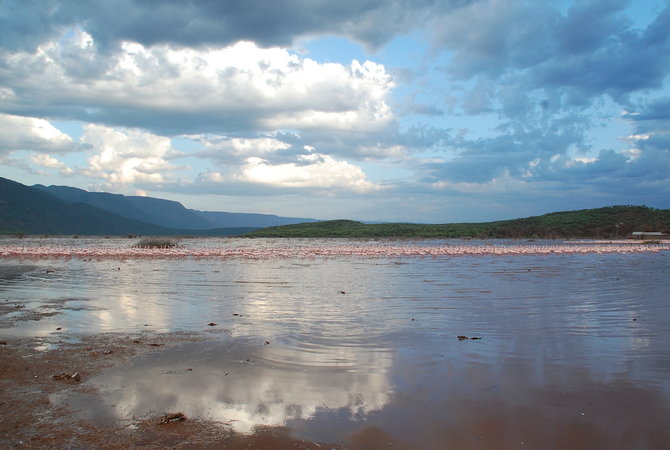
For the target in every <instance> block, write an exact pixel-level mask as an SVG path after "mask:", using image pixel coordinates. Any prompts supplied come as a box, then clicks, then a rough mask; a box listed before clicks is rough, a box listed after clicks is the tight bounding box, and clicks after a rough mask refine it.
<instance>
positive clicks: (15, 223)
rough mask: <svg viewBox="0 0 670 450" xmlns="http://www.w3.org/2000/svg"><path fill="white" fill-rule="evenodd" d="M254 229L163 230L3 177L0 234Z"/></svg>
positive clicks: (0, 182) (231, 231)
mask: <svg viewBox="0 0 670 450" xmlns="http://www.w3.org/2000/svg"><path fill="white" fill-rule="evenodd" d="M84 192H86V191H84ZM254 229H255V228H254V227H220V228H216V229H207V230H185V229H179V228H170V227H162V226H159V225H155V224H150V223H145V222H141V221H139V220H134V219H129V218H127V217H123V216H121V215H118V214H114V213H112V212H109V211H106V210H104V209H100V208H96V207H95V206H91V205H89V204H86V203H72V202H66V201H63V200H61V199H59V198H57V197H55V196H53V195H51V194H49V193H48V192H47V191H45V190H43V189H37V188H33V187H29V186H25V185H23V184H21V183H17V182H15V181H12V180H8V179H6V178H1V177H0V234H17V235H23V234H46V235H88V236H104V235H116V236H120V235H130V234H133V235H153V236H159V235H160V236H174V235H194V236H228V235H239V234H243V233H246V232H249V231H251V230H254Z"/></svg>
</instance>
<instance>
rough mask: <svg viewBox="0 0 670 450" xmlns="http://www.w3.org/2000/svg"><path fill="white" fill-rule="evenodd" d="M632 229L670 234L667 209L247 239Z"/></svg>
mask: <svg viewBox="0 0 670 450" xmlns="http://www.w3.org/2000/svg"><path fill="white" fill-rule="evenodd" d="M633 231H663V232H665V233H670V210H668V209H653V208H647V207H645V206H610V207H605V208H597V209H583V210H579V211H566V212H555V213H550V214H545V215H542V216H534V217H527V218H523V219H514V220H502V221H496V222H482V223H451V224H437V225H427V224H411V223H383V224H364V223H361V222H356V221H352V220H330V221H325V222H316V223H302V224H296V225H284V226H278V227H270V228H263V229H260V230H256V231H253V232H251V233H248V234H246V235H245V236H248V237H357V238H366V237H370V238H373V237H413V238H459V237H471V238H579V237H583V238H587V237H588V238H614V237H628V236H630V233H631V232H633Z"/></svg>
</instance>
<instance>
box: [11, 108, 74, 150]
mask: <svg viewBox="0 0 670 450" xmlns="http://www.w3.org/2000/svg"><path fill="white" fill-rule="evenodd" d="M75 148H76V145H75V143H74V142H73V140H72V138H71V137H70V136H68V135H67V134H65V133H63V132H61V131H60V130H58V129H57V128H56V127H54V126H53V125H52V124H51V123H50V122H49V121H47V120H44V119H38V118H34V117H20V116H14V115H10V114H0V154H2V153H10V152H13V151H17V150H30V151H35V152H50V153H64V152H69V151H72V150H75Z"/></svg>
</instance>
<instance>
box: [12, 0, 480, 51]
mask: <svg viewBox="0 0 670 450" xmlns="http://www.w3.org/2000/svg"><path fill="white" fill-rule="evenodd" d="M466 3H468V1H466V0H451V1H448V2H444V1H438V0H413V1H409V0H339V1H337V2H334V1H332V0H273V1H267V0H244V1H240V0H199V1H198V0H192V1H183V0H117V1H113V2H111V1H108V0H87V1H78V0H60V1H57V0H3V2H2V3H0V5H1V6H0V8H1V11H2V13H1V14H0V27H1V28H2V30H3V33H2V35H1V36H0V43H1V45H2V46H4V47H6V48H9V49H12V50H16V49H21V50H30V49H32V48H34V47H35V46H36V45H37V44H39V43H40V42H42V41H43V40H45V39H46V38H47V37H49V36H53V35H54V34H55V33H57V32H58V31H59V29H60V28H62V27H64V26H66V27H70V26H74V25H79V26H81V27H82V28H83V29H84V30H86V31H87V32H88V33H90V34H91V35H92V36H93V38H94V39H95V40H96V42H99V43H100V45H101V46H102V47H106V46H110V45H114V44H115V43H117V42H118V41H121V40H130V41H135V42H138V43H141V44H143V45H147V46H150V45H154V44H163V43H166V44H176V45H184V46H200V45H228V44H231V43H234V42H237V41H239V40H249V41H253V42H255V43H257V44H258V45H260V46H265V47H268V46H286V45H290V44H291V43H292V42H293V40H294V39H295V38H297V37H299V36H305V35H317V34H319V35H320V34H340V35H346V36H348V37H350V38H352V39H355V40H357V41H359V42H362V43H363V44H365V45H367V46H369V47H371V48H375V47H378V46H380V45H382V44H384V43H385V42H387V41H388V40H390V39H391V38H392V37H393V36H394V35H396V34H397V33H399V32H404V31H407V30H409V29H411V28H412V27H414V26H415V25H416V23H417V21H424V20H425V19H426V17H428V16H429V15H430V13H431V12H432V11H435V10H445V9H450V8H452V7H458V6H460V5H462V4H466Z"/></svg>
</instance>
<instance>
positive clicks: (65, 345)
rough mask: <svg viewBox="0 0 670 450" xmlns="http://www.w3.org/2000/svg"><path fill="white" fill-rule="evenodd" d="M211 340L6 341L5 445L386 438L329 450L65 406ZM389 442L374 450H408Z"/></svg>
mask: <svg viewBox="0 0 670 450" xmlns="http://www.w3.org/2000/svg"><path fill="white" fill-rule="evenodd" d="M3 339H4V338H3ZM203 339H205V337H203V336H200V335H199V334H198V333H190V332H189V333H186V332H175V333H164V334H162V333H152V332H148V333H146V332H145V333H133V334H126V333H124V334H100V335H93V336H83V337H82V336H78V337H75V336H70V337H69V338H68V337H67V336H58V337H54V338H51V339H29V338H22V339H8V340H2V341H0V386H1V388H0V390H1V391H2V392H3V396H2V400H1V401H0V446H1V447H3V448H34V447H38V448H46V447H48V448H65V447H75V448H86V447H88V448H120V447H132V448H164V447H170V448H175V447H176V448H182V447H188V448H221V446H225V447H226V448H240V449H242V448H245V449H246V448H249V447H251V448H264V449H266V448H267V449H283V448H289V447H296V446H298V447H299V448H307V449H322V448H326V447H327V448H337V449H348V448H360V447H359V445H360V444H365V442H366V441H369V440H370V437H371V436H372V437H373V438H376V437H378V436H379V433H380V431H379V430H370V431H363V432H362V433H360V434H359V435H358V436H353V437H352V439H353V441H352V442H351V443H349V444H344V445H343V444H325V443H318V442H312V441H308V440H303V439H298V438H294V437H292V436H291V435H290V430H288V429H286V428H283V427H260V428H258V429H257V430H255V432H254V433H252V434H249V435H244V434H240V433H237V432H234V431H232V430H231V428H230V426H228V425H227V424H226V423H220V422H215V421H211V420H202V419H198V418H195V419H193V418H186V420H183V421H179V420H175V421H169V420H167V421H166V420H164V419H165V415H167V414H175V413H177V412H178V411H165V412H162V413H159V414H156V415H153V416H150V417H139V418H131V419H128V420H118V421H115V422H113V423H105V422H106V421H100V420H95V419H90V418H85V417H81V416H80V414H79V412H78V411H75V410H73V409H72V408H70V407H68V406H67V405H64V404H63V399H65V398H67V397H68V396H69V395H72V394H73V393H74V394H76V393H79V392H89V393H90V392H93V391H96V390H97V387H96V385H95V384H94V383H92V382H91V381H90V380H91V379H92V378H94V377H95V376H97V375H100V374H101V373H103V372H104V371H105V370H109V369H113V368H123V367H124V366H126V365H128V364H129V363H130V362H131V360H132V359H133V358H139V357H142V356H146V355H150V354H159V353H160V352H161V351H165V350H167V349H170V348H175V347H177V346H179V345H181V344H184V343H187V342H197V341H201V340H203ZM75 374H76V378H72V375H75ZM65 375H67V376H65ZM164 422H168V423H164ZM384 440H385V442H384V443H382V442H377V443H375V444H374V445H373V448H403V446H402V445H399V443H398V442H397V441H395V440H394V439H393V438H392V437H390V436H384ZM388 443H393V444H395V445H388ZM365 445H367V444H365Z"/></svg>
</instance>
